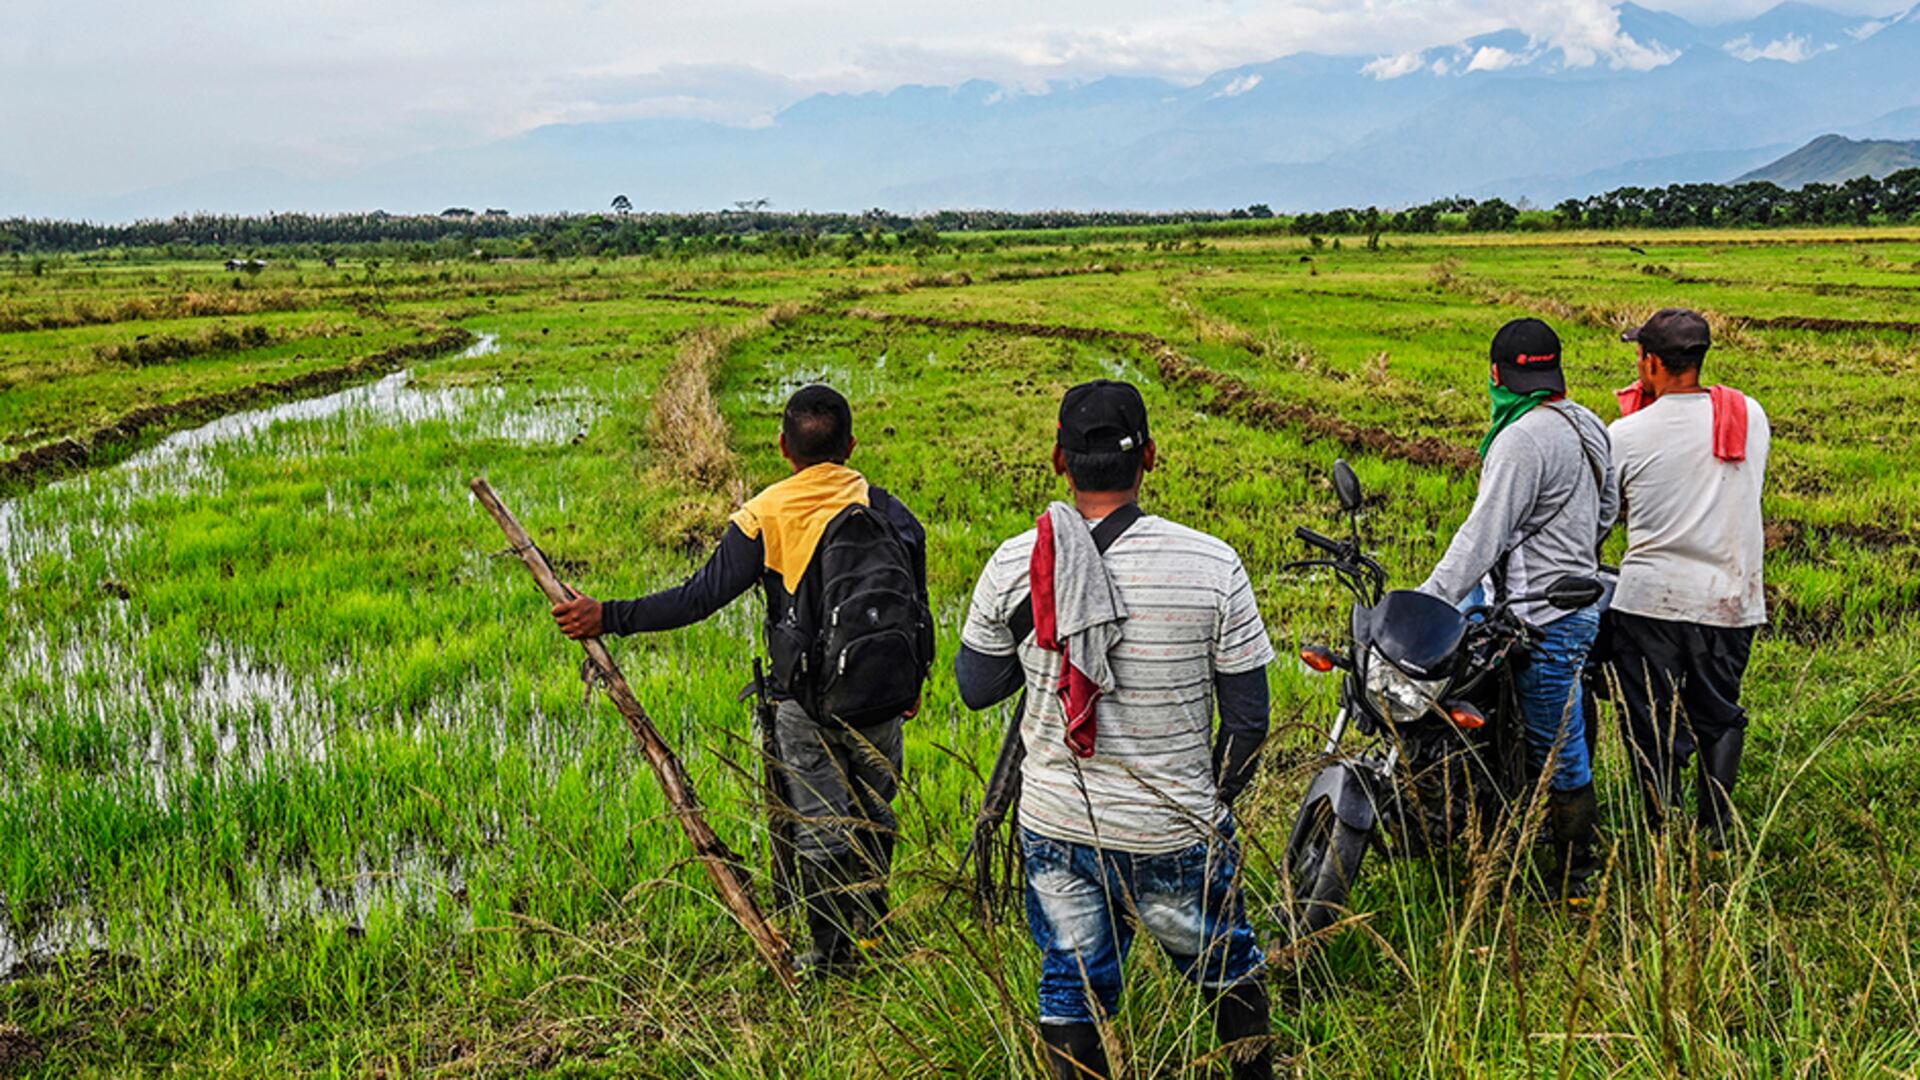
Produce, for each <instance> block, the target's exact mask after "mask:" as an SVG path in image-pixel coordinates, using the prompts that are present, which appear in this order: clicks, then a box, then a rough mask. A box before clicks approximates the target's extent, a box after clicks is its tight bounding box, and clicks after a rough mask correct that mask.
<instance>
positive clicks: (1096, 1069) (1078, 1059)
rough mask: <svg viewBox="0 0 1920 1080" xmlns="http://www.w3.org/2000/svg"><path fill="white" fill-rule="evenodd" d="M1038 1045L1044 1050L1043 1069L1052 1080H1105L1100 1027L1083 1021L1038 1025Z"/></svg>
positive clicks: (1105, 1072)
mask: <svg viewBox="0 0 1920 1080" xmlns="http://www.w3.org/2000/svg"><path fill="white" fill-rule="evenodd" d="M1040 1041H1041V1043H1043V1044H1044V1045H1045V1046H1046V1055H1047V1069H1048V1070H1049V1071H1050V1072H1052V1074H1053V1076H1054V1080H1106V1078H1107V1048H1106V1046H1105V1044H1103V1043H1102V1042H1101V1041H1100V1025H1098V1024H1095V1023H1093V1022H1091V1021H1084V1020H1083V1021H1081V1022H1080V1023H1077V1024H1047V1023H1042V1024H1041V1025H1040Z"/></svg>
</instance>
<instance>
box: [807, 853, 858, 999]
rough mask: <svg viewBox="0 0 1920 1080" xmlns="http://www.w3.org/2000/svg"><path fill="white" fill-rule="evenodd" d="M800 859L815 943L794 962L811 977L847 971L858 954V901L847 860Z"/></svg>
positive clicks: (809, 925) (808, 915) (809, 929)
mask: <svg viewBox="0 0 1920 1080" xmlns="http://www.w3.org/2000/svg"><path fill="white" fill-rule="evenodd" d="M798 862H799V864H800V889H801V893H802V894H803V896H804V897H805V899H806V907H807V934H808V936H809V937H810V938H812V944H811V946H810V947H809V948H808V949H807V951H806V952H804V953H801V954H800V955H799V956H796V957H794V960H793V966H794V967H795V968H796V969H798V970H799V971H800V973H801V974H802V975H807V976H811V977H826V976H832V975H843V974H846V973H847V972H848V971H849V970H851V969H852V968H853V966H854V965H855V963H856V962H857V960H858V958H859V952H858V950H856V949H855V948H854V943H853V936H852V934H851V932H850V924H851V922H852V919H851V916H852V914H853V906H854V903H855V901H854V899H853V897H852V895H851V893H850V892H849V890H848V889H847V878H846V860H845V859H844V858H840V859H824V860H823V859H805V858H803V859H800V860H798Z"/></svg>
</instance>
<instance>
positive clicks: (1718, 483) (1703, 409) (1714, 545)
mask: <svg viewBox="0 0 1920 1080" xmlns="http://www.w3.org/2000/svg"><path fill="white" fill-rule="evenodd" d="M1608 434H1609V435H1610V436H1611V437H1612V439H1613V460H1614V465H1615V466H1616V467H1617V468H1618V470H1619V477H1620V496H1621V499H1622V501H1623V502H1624V503H1625V505H1626V510H1627V554H1626V557H1625V558H1623V559H1622V560H1621V561H1620V586H1619V588H1618V590H1617V591H1615V593H1614V597H1613V606H1614V608H1615V609H1616V610H1619V611H1624V612H1626V613H1628V614H1630V615H1639V616H1641V617H1643V618H1649V619H1667V620H1670V621H1673V622H1691V623H1702V624H1704V625H1707V626H1730V627H1740V626H1758V625H1760V624H1761V623H1764V622H1766V621H1767V594H1766V589H1765V585H1764V582H1763V581H1762V579H1761V561H1762V558H1763V556H1764V554H1765V551H1766V529H1765V526H1764V525H1763V524H1762V522H1761V518H1760V489H1761V486H1762V485H1763V484H1764V483H1765V481H1766V476H1767V451H1768V448H1769V447H1770V445H1771V444H1772V441H1773V437H1772V428H1771V427H1770V425H1769V424H1768V422H1767V414H1766V412H1765V411H1763V410H1762V409H1761V408H1760V403H1759V402H1757V401H1755V400H1753V399H1752V398H1748V399H1747V459H1746V460H1745V461H1738V462H1727V461H1721V460H1720V459H1718V458H1716V457H1714V456H1713V402H1712V399H1711V397H1710V395H1708V394H1706V393H1698V394H1669V395H1667V396H1666V397H1663V398H1660V399H1659V400H1657V401H1655V402H1654V403H1653V404H1651V405H1649V406H1647V407H1646V408H1644V409H1641V410H1640V411H1639V412H1637V413H1634V414H1633V415H1632V416H1624V417H1621V418H1620V419H1618V420H1615V421H1614V422H1613V425H1612V426H1611V427H1610V428H1608Z"/></svg>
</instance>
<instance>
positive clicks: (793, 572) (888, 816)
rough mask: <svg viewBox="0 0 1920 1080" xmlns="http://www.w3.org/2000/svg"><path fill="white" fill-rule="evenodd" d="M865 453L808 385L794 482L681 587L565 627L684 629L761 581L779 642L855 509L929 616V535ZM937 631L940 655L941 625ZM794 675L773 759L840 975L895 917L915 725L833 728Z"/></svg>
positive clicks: (790, 412)
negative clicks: (898, 826)
mask: <svg viewBox="0 0 1920 1080" xmlns="http://www.w3.org/2000/svg"><path fill="white" fill-rule="evenodd" d="M853 447H854V438H853V412H852V409H851V408H850V407H849V406H848V404H847V399H846V398H844V397H842V396H841V395H840V394H839V393H838V392H837V391H835V390H833V389H832V388H830V387H826V386H817V385H816V386H807V387H803V388H802V389H800V390H799V391H798V392H796V393H795V394H794V395H793V397H792V398H790V399H789V400H788V401H787V406H786V409H785V412H784V413H783V415H782V417H781V425H780V453H781V454H782V456H784V457H785V458H786V459H787V461H788V462H789V463H791V464H792V466H793V475H791V476H789V477H787V478H786V479H784V480H782V481H780V482H779V483H776V484H774V485H772V486H771V487H768V488H767V489H766V490H764V491H762V492H761V493H760V494H758V495H756V496H754V497H753V498H752V499H750V500H748V502H747V504H746V505H745V506H743V507H741V508H740V509H739V511H737V512H736V513H735V514H734V515H733V517H732V519H731V520H730V521H729V523H728V525H727V530H726V533H725V534H724V535H723V536H722V537H721V539H720V546H719V547H718V548H717V549H715V551H714V553H713V555H712V556H711V557H710V558H709V559H708V560H707V562H706V564H705V565H704V566H702V567H701V568H700V569H699V570H698V571H696V572H695V573H694V574H693V576H692V577H689V578H688V579H687V580H686V581H684V582H682V583H681V584H679V585H677V586H674V587H673V588H670V589H665V590H662V591H660V592H656V593H653V594H652V595H650V596H643V597H641V598H640V599H638V600H610V601H607V602H605V603H601V602H600V601H598V600H595V599H593V598H592V597H589V596H586V595H584V594H583V595H580V596H578V597H577V598H576V599H573V600H569V601H567V602H565V603H561V604H556V605H554V607H553V615H554V619H555V620H556V621H557V622H558V623H559V624H560V629H561V630H562V631H564V632H565V633H566V634H567V635H568V636H569V637H574V638H584V637H592V636H594V635H597V634H603V633H610V634H633V633H641V632H646V631H658V630H673V629H677V628H679V627H682V626H687V625H689V624H691V623H695V622H699V621H700V620H702V619H705V618H706V617H707V616H709V615H712V614H713V613H714V612H716V611H719V610H720V609H721V608H723V607H725V606H726V605H727V604H729V603H731V602H732V601H733V600H734V599H735V598H736V597H738V596H740V594H742V593H744V592H746V591H747V590H748V589H749V588H751V587H752V586H753V585H754V583H755V582H758V583H759V584H760V586H761V588H762V590H763V591H764V592H765V594H766V598H767V612H768V620H767V622H768V630H769V635H770V636H771V635H772V634H773V633H775V632H777V630H778V625H777V624H778V623H779V622H780V621H781V619H782V617H783V615H784V614H786V613H790V612H791V611H792V609H793V608H794V606H795V597H796V595H797V594H800V593H801V591H802V583H803V579H805V578H806V577H807V575H808V573H809V569H810V568H811V567H813V566H814V565H815V560H814V556H815V552H816V551H817V550H818V549H819V548H820V541H821V538H822V536H823V535H824V534H825V533H826V531H827V526H828V525H829V524H830V523H831V522H832V521H833V520H834V518H835V517H836V516H838V515H839V514H840V513H841V511H843V510H845V509H847V508H848V507H849V506H853V505H860V506H866V507H869V508H871V509H872V510H873V511H874V512H875V513H876V514H878V515H879V516H880V517H881V518H882V519H883V520H884V521H885V522H886V523H887V524H888V525H889V526H891V528H892V531H893V534H894V535H895V536H896V537H897V538H898V539H899V540H900V541H901V543H902V545H903V546H904V547H905V549H906V553H907V557H908V560H909V562H910V563H911V569H912V573H913V577H914V580H915V585H916V586H917V589H918V593H919V596H918V600H919V603H920V606H921V610H922V611H925V610H927V534H926V530H925V529H924V528H922V527H921V525H920V522H919V521H918V520H917V519H915V517H914V516H913V513H912V512H911V511H909V510H908V509H907V508H906V506H905V505H904V504H903V503H901V502H900V500H898V499H896V498H894V497H892V496H891V495H889V494H887V492H886V491H885V490H884V489H882V488H880V487H878V486H876V485H873V484H869V483H868V482H867V479H866V477H864V476H862V475H860V473H858V472H856V471H855V470H853V469H851V468H849V467H848V466H847V458H848V456H849V455H851V454H852V453H853ZM927 634H928V639H927V640H926V641H925V642H924V647H925V649H926V651H927V653H928V657H929V659H930V658H931V650H932V641H931V627H930V626H929V628H928V631H927ZM769 651H770V652H771V653H773V654H774V655H775V657H776V660H777V659H778V657H779V656H780V654H781V651H782V650H780V649H779V648H775V647H774V643H773V642H771V641H770V642H769ZM791 678H792V675H791V673H789V672H785V671H782V670H780V665H779V664H778V663H777V662H776V664H775V670H774V673H773V679H772V683H773V685H772V686H771V695H772V696H773V697H774V698H775V699H776V700H777V701H778V713H777V724H776V726H777V736H776V740H775V741H776V746H775V747H774V752H775V754H776V755H777V757H778V758H779V766H780V771H781V772H782V774H783V776H784V780H785V785H784V786H785V788H786V792H787V796H788V799H789V801H790V802H791V803H792V806H793V810H794V813H795V815H796V817H797V821H796V822H795V829H794V844H795V848H796V851H797V854H798V855H799V858H800V864H799V869H800V875H801V888H802V892H803V893H804V894H805V898H806V903H807V926H808V930H809V932H810V933H811V935H812V937H813V947H812V950H811V951H810V952H808V953H807V954H806V955H804V956H803V957H801V958H800V961H799V962H800V964H801V966H802V967H803V968H808V969H811V970H815V971H818V972H822V973H832V972H836V971H842V970H845V969H846V968H848V967H850V966H852V965H853V964H854V963H855V962H856V961H857V959H858V955H859V954H858V951H857V942H858V941H860V940H861V939H863V938H866V937H869V936H871V935H872V933H873V931H874V928H875V926H876V924H877V923H878V922H879V921H880V920H882V919H884V918H885V917H886V878H887V873H888V870H889V869H890V867H891V865H892V861H893V846H894V837H895V819H894V813H893V806H892V802H893V799H894V797H895V796H896V795H897V794H898V793H899V788H900V767H901V760H902V732H901V725H902V721H903V720H904V719H905V717H904V716H895V717H892V718H891V719H886V720H882V721H881V722H879V723H873V724H868V725H866V726H861V727H852V726H848V725H846V724H841V723H837V722H834V721H832V720H826V721H825V722H823V721H822V720H820V719H816V718H815V717H813V716H811V715H809V714H808V712H807V710H806V709H805V708H803V707H802V706H801V704H800V703H799V701H797V700H795V697H796V695H795V694H793V693H791V692H789V690H790V688H789V686H788V682H789V680H790V679H791Z"/></svg>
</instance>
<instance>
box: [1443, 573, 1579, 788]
mask: <svg viewBox="0 0 1920 1080" xmlns="http://www.w3.org/2000/svg"><path fill="white" fill-rule="evenodd" d="M1484 596H1485V593H1484V592H1483V591H1481V590H1479V589H1475V590H1474V592H1473V594H1472V595H1471V596H1468V597H1467V599H1466V600H1465V601H1464V602H1463V603H1462V605H1461V606H1462V607H1473V606H1474V605H1477V604H1481V603H1484V602H1485V600H1484V599H1483V598H1484ZM1540 632H1541V634H1542V635H1543V636H1542V639H1541V641H1540V643H1539V644H1538V645H1535V646H1534V647H1533V648H1531V649H1529V650H1527V652H1526V654H1525V655H1523V656H1520V657H1519V658H1518V659H1517V660H1516V661H1515V663H1514V665H1513V689H1514V695H1515V696H1516V697H1518V698H1519V699H1520V712H1521V713H1522V714H1523V718H1524V719H1525V720H1526V725H1527V764H1528V765H1529V766H1531V767H1532V768H1533V771H1534V772H1535V773H1538V772H1539V771H1540V770H1541V769H1544V768H1546V766H1547V759H1548V757H1549V755H1551V756H1552V759H1553V779H1552V780H1550V781H1548V786H1549V787H1551V788H1552V789H1553V790H1555V791H1577V790H1579V789H1580V788H1583V787H1586V786H1587V785H1588V784H1591V783H1593V762H1592V760H1591V759H1590V757H1589V752H1590V746H1591V743H1590V741H1589V740H1588V738H1587V710H1586V694H1585V693H1584V689H1583V687H1582V685H1581V682H1580V676H1581V673H1582V672H1583V671H1585V670H1586V666H1587V651H1588V650H1589V649H1591V648H1593V639H1594V638H1595V637H1596V636H1598V635H1599V633H1600V609H1599V607H1597V606H1596V607H1587V608H1581V609H1580V610H1578V611H1570V612H1568V613H1566V614H1565V615H1562V616H1561V617H1559V618H1557V619H1555V620H1553V621H1552V622H1550V623H1548V624H1547V625H1545V626H1543V627H1541V628H1540Z"/></svg>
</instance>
